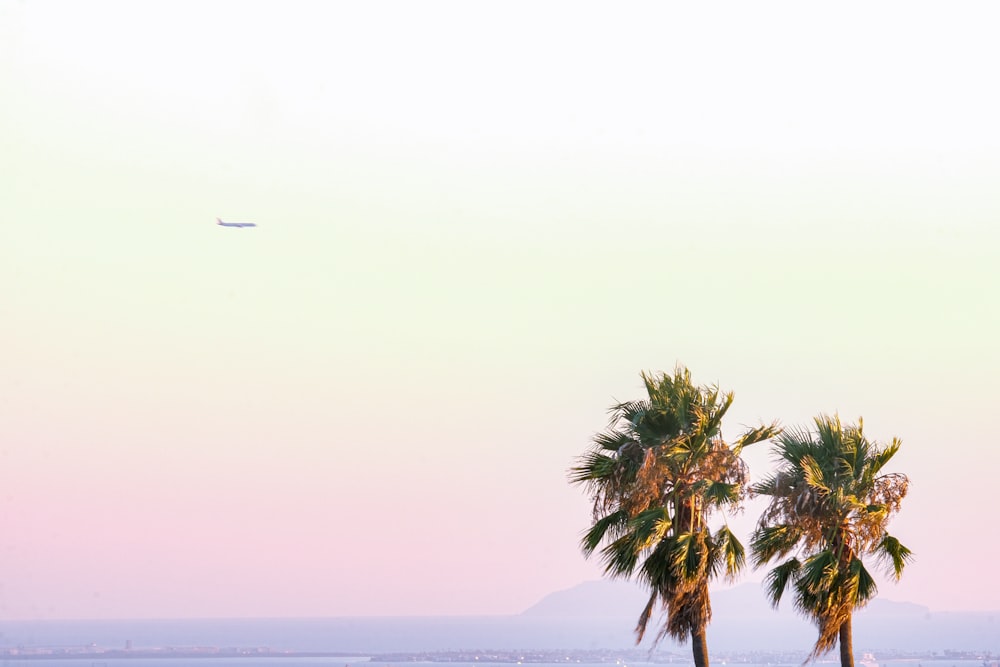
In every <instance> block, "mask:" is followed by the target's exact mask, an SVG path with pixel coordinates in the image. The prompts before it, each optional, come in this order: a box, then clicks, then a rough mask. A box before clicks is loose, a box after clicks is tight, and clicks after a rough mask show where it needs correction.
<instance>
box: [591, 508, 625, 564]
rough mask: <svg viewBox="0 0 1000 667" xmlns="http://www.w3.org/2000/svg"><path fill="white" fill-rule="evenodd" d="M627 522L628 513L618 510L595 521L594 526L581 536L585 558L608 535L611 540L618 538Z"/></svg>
mask: <svg viewBox="0 0 1000 667" xmlns="http://www.w3.org/2000/svg"><path fill="white" fill-rule="evenodd" d="M628 520H629V517H628V512H626V511H625V510H618V511H616V512H612V513H611V514H608V515H606V516H604V517H601V518H600V519H598V520H597V521H595V522H594V525H593V526H591V527H590V529H589V530H588V531H587V532H586V533H584V534H583V538H582V539H581V546H582V547H583V553H584V554H585V555H586V556H590V554H592V553H593V552H594V550H595V549H596V548H597V547H598V546H600V544H601V542H603V541H604V539H605V537H606V536H608V535H609V533H610V535H611V538H612V540H616V539H618V538H620V537H621V535H622V531H623V530H624V529H625V527H626V526H627V525H628Z"/></svg>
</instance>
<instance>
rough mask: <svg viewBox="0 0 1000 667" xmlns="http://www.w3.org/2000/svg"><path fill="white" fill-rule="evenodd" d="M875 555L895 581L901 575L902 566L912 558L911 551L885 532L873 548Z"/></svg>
mask: <svg viewBox="0 0 1000 667" xmlns="http://www.w3.org/2000/svg"><path fill="white" fill-rule="evenodd" d="M875 556H876V558H878V559H879V561H880V562H881V563H882V564H883V565H884V566H885V569H886V571H887V572H888V573H890V574H892V575H893V576H894V577H895V579H896V580H897V581H899V578H900V577H901V576H902V575H903V568H904V567H906V564H907V563H908V562H910V560H911V559H912V558H913V552H912V551H910V550H909V549H908V548H907V547H905V546H903V545H902V544H900V542H899V540H897V539H896V538H895V537H893V536H892V535H890V534H889V533H886V534H885V535H883V536H882V541H881V542H879V545H878V547H877V548H876V550H875Z"/></svg>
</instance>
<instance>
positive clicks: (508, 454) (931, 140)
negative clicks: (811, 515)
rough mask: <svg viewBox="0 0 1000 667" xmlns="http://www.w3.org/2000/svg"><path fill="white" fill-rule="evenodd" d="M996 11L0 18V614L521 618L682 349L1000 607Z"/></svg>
mask: <svg viewBox="0 0 1000 667" xmlns="http://www.w3.org/2000/svg"><path fill="white" fill-rule="evenodd" d="M998 15H1000V10H998V9H997V8H996V7H995V6H994V5H993V4H991V3H985V2H982V3H973V2H968V3H952V4H948V5H944V4H930V3H927V4H924V3H902V2H898V3H897V2H890V3H877V4H874V5H873V4H870V3H838V4H836V5H828V6H817V5H811V4H809V5H803V4H801V3H767V2H765V3H754V4H753V5H748V4H740V3H714V4H699V5H697V6H695V5H684V6H681V5H679V4H677V5H666V4H662V3H614V4H612V3H604V4H598V3H568V2H566V3H564V2H541V3H538V2H534V3H517V2H514V3H509V2H508V3H464V2H427V3H403V2H370V3H346V2H345V3H320V2H289V3H264V2H227V1H223V0H217V1H209V2H184V1H181V2H171V3H132V2H114V1H111V0H99V1H97V2H88V3H75V2H57V1H46V0H39V1H33V0H21V1H18V0H0V93H2V95H0V96H2V98H3V100H4V102H3V104H0V128H2V130H3V131H2V132H0V341H2V343H3V345H2V352H0V374H2V377H3V378H4V381H3V383H2V384H0V488H2V490H3V493H2V495H0V517H2V523H0V525H3V526H4V531H3V537H2V538H0V618H9V619H10V618H74V617H81V618H109V617H111V618H114V617H117V618H121V617H161V618H162V617H171V616H271V617H274V616H325V615H368V614H378V615H408V614H421V615H422V614H504V613H516V612H518V611H520V610H522V609H524V608H526V607H528V606H530V605H531V604H533V603H534V602H536V601H537V600H538V599H539V598H541V597H542V596H544V595H545V594H547V593H549V592H551V591H553V590H557V589H561V588H566V587H569V586H572V585H574V584H576V583H578V582H580V581H583V580H586V579H593V578H597V577H598V576H600V569H599V565H598V564H597V563H593V562H587V561H585V560H584V559H583V558H582V556H581V555H580V552H579V548H578V538H579V535H580V532H581V531H582V530H583V529H584V527H585V526H586V525H587V521H588V518H589V512H588V509H589V508H588V506H587V502H586V499H585V498H584V496H583V495H582V492H581V491H580V490H579V489H574V488H572V487H570V486H568V485H567V483H566V471H567V469H568V468H569V467H570V466H571V465H572V463H573V459H574V457H576V456H578V455H579V454H581V453H583V452H584V451H585V449H586V447H587V444H588V442H589V439H590V438H591V437H592V435H593V434H594V433H595V432H596V431H598V430H600V429H601V428H603V426H604V424H605V410H606V408H607V407H608V406H609V405H610V404H611V403H612V402H613V401H614V400H616V399H625V398H630V397H634V396H638V395H639V393H640V391H641V385H640V382H639V371H641V370H652V371H657V370H670V369H672V368H673V366H674V364H675V363H678V362H679V363H683V364H686V365H687V366H688V367H689V368H691V370H692V372H693V373H694V376H695V379H696V380H697V381H700V382H704V383H714V382H718V383H720V384H721V385H722V386H723V387H724V388H727V389H732V390H734V391H735V392H736V403H735V405H734V407H733V409H732V411H731V415H732V418H731V421H730V423H729V424H728V425H727V427H726V430H727V433H730V434H735V433H736V432H737V431H738V430H739V428H740V427H741V425H744V424H745V425H750V424H755V423H757V422H759V421H761V420H766V421H770V420H771V419H780V420H781V421H782V422H783V423H786V424H805V423H807V422H808V420H810V419H811V418H812V416H814V415H816V414H818V413H819V412H834V411H839V413H840V414H841V416H842V417H843V418H844V419H850V420H853V419H855V418H857V417H858V416H863V417H864V418H865V424H866V429H867V431H868V432H869V433H870V435H872V436H873V437H875V438H877V439H881V440H887V439H889V438H891V437H893V436H898V437H900V438H901V439H902V440H903V449H902V451H901V452H900V454H899V455H898V456H897V460H898V463H897V469H898V470H900V471H903V472H906V473H908V474H909V475H910V476H911V478H912V482H913V485H912V490H911V494H910V496H909V497H908V498H907V500H906V502H905V504H904V507H903V512H902V513H901V514H900V515H899V517H898V518H897V519H896V520H895V521H894V523H893V524H892V526H891V530H892V532H893V533H894V534H896V535H897V536H898V537H899V538H900V539H901V540H902V541H903V542H904V543H905V544H907V545H908V546H910V547H911V548H912V549H913V550H914V551H915V552H916V554H917V558H916V560H915V561H914V563H913V564H912V565H911V566H910V567H909V569H908V571H907V572H906V574H905V576H904V579H903V581H902V582H900V583H899V584H891V583H884V584H883V585H882V588H881V594H882V595H883V596H884V597H888V598H891V599H904V600H909V601H913V602H918V603H922V604H926V605H928V606H930V607H931V608H933V609H995V608H997V606H998V605H997V598H998V594H1000V584H998V583H997V582H996V581H994V580H992V579H991V578H990V577H988V576H984V573H986V572H989V571H991V567H992V561H993V557H992V555H991V554H992V553H994V552H995V551H996V549H997V547H998V542H997V538H996V536H995V533H996V527H997V519H996V515H995V511H994V506H995V493H994V491H993V486H994V484H993V480H992V477H991V473H990V471H991V470H993V469H994V468H996V466H997V464H998V463H1000V459H998V455H997V453H996V451H997V448H996V447H995V446H994V444H995V419H993V410H994V403H995V397H996V395H997V390H996V385H995V378H996V377H997V375H998V372H1000V359H998V354H997V352H996V347H995V341H996V340H997V339H998V337H1000V318H998V315H997V311H996V303H995V301H996V299H995V295H996V293H997V290H998V288H1000V272H998V268H997V267H998V260H1000V251H998V242H1000V231H998V223H997V221H998V219H1000V199H998V195H997V187H996V184H997V183H998V182H1000V180H998V177H1000V152H998V151H1000V129H998V128H1000V125H998V124H997V122H996V119H997V118H998V117H1000V92H998V88H997V87H996V86H995V85H994V79H995V66H996V63H997V62H1000V46H998V43H997V40H996V39H995V34H994V33H995V26H996V25H997V19H998V18H1000V16H998ZM216 217H222V218H223V219H227V220H247V221H253V222H256V223H257V224H258V227H257V228H255V229H250V230H235V229H225V228H220V227H217V226H216V225H215V224H214V223H215V218H216ZM749 460H750V463H751V466H752V473H753V474H754V475H755V476H759V475H761V474H763V473H764V472H766V471H767V470H768V468H769V465H770V463H769V459H768V455H767V450H766V447H763V446H758V450H757V451H751V452H750V453H749ZM753 514H754V512H753V508H752V507H751V508H750V510H749V511H748V512H747V513H746V514H745V515H743V516H741V517H737V518H735V519H733V522H734V524H735V525H736V526H737V527H738V528H739V529H740V530H742V531H743V534H744V535H746V534H748V533H749V530H750V529H751V527H752V524H753V519H754V516H753ZM760 576H761V575H760V573H749V574H748V575H747V578H748V579H755V578H757V579H759V578H760Z"/></svg>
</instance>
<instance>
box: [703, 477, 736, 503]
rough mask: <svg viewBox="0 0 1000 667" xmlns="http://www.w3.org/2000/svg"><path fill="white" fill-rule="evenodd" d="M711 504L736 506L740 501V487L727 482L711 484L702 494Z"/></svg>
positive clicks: (707, 485) (706, 486)
mask: <svg viewBox="0 0 1000 667" xmlns="http://www.w3.org/2000/svg"><path fill="white" fill-rule="evenodd" d="M701 494H702V496H703V497H704V498H705V500H706V501H708V502H709V503H711V504H713V505H716V506H719V507H721V506H725V505H734V504H736V503H737V502H739V499H740V485H739V484H726V483H725V482H709V483H708V484H706V485H705V488H704V490H702V492H701Z"/></svg>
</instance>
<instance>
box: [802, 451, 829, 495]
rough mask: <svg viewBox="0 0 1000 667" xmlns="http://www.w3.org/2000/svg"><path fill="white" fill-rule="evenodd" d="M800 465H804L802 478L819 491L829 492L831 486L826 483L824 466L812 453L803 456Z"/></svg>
mask: <svg viewBox="0 0 1000 667" xmlns="http://www.w3.org/2000/svg"><path fill="white" fill-rule="evenodd" d="M799 465H800V466H801V467H802V479H803V481H805V483H806V484H808V485H809V486H811V487H812V488H814V489H816V490H817V491H820V492H823V493H829V492H830V487H828V486H827V483H826V479H825V477H826V475H825V474H824V473H823V468H822V466H820V464H819V463H818V462H817V461H816V459H815V458H813V457H812V456H810V455H806V456H803V457H802V459H801V460H800V461H799Z"/></svg>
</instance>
